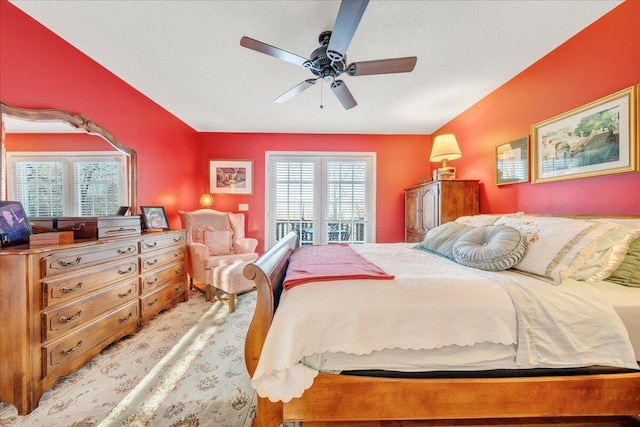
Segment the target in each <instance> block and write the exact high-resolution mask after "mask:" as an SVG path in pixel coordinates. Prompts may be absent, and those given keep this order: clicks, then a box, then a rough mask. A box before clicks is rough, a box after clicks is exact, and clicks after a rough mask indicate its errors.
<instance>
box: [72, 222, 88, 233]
mask: <svg viewBox="0 0 640 427" xmlns="http://www.w3.org/2000/svg"><path fill="white" fill-rule="evenodd" d="M84 227H85V225H84V222H81V223H80V224H78V225H76V224H75V223H73V224H71V229H72V230H73V231H80V230H82V229H84Z"/></svg>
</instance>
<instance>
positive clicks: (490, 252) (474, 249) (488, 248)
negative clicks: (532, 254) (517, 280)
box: [453, 225, 527, 271]
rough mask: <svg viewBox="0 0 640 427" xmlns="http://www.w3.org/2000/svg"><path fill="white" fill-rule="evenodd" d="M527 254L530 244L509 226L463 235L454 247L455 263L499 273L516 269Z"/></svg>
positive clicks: (481, 228) (487, 227)
mask: <svg viewBox="0 0 640 427" xmlns="http://www.w3.org/2000/svg"><path fill="white" fill-rule="evenodd" d="M526 252H527V241H526V240H525V238H524V236H523V235H522V234H520V232H519V231H518V230H516V229H515V228H513V227H508V226H506V225H487V226H484V227H477V228H476V229H474V230H471V231H468V232H467V233H464V234H463V235H462V236H460V238H458V240H456V242H455V243H454V244H453V259H454V260H455V261H456V262H457V263H458V264H462V265H466V266H467V267H474V268H479V269H480V270H487V271H500V270H506V269H508V268H511V267H513V266H514V265H516V264H517V263H519V262H520V260H521V259H522V258H523V257H524V254H525V253H526Z"/></svg>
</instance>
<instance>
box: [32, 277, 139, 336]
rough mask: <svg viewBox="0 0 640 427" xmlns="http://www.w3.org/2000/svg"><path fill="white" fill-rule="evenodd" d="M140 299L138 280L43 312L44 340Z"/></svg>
mask: <svg viewBox="0 0 640 427" xmlns="http://www.w3.org/2000/svg"><path fill="white" fill-rule="evenodd" d="M137 299H138V281H137V280H136V279H132V280H129V281H127V282H125V283H122V284H119V285H116V286H112V287H109V288H107V289H105V290H104V291H101V292H95V293H92V294H91V295H89V296H87V297H85V298H82V299H80V300H77V301H73V302H72V303H70V304H64V305H61V306H58V307H55V308H53V309H51V310H46V311H43V312H42V341H43V342H45V341H48V340H52V339H54V338H58V337H59V336H61V335H62V334H63V333H65V332H67V331H69V330H71V329H74V328H77V327H79V326H82V325H85V324H87V323H89V322H91V321H93V320H94V319H96V318H97V317H99V316H100V315H102V314H103V313H106V312H108V311H109V310H113V309H114V308H116V307H118V306H119V305H122V304H125V303H127V302H129V301H133V300H137Z"/></svg>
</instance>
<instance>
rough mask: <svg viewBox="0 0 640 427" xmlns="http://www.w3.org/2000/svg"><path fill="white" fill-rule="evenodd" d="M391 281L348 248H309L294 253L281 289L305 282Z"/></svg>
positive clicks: (339, 245) (387, 275)
mask: <svg viewBox="0 0 640 427" xmlns="http://www.w3.org/2000/svg"><path fill="white" fill-rule="evenodd" d="M393 278H394V276H392V275H390V274H387V273H385V272H384V271H383V270H382V269H381V268H380V267H378V266H377V265H375V264H373V263H372V262H369V261H367V260H366V259H365V258H364V257H363V256H362V255H360V254H358V253H357V252H356V251H354V250H353V248H352V247H351V246H349V245H346V244H331V245H312V246H302V247H299V248H297V249H296V250H295V251H294V252H293V254H292V255H291V258H290V259H289V267H288V268H287V275H286V278H285V279H284V283H283V284H282V286H283V287H284V289H289V288H292V287H293V286H297V285H301V284H303V283H307V282H317V281H326V280H347V279H393Z"/></svg>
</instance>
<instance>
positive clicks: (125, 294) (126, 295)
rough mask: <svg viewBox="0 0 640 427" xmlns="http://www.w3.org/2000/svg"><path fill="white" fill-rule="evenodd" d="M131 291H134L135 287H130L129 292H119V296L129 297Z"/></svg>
mask: <svg viewBox="0 0 640 427" xmlns="http://www.w3.org/2000/svg"><path fill="white" fill-rule="evenodd" d="M131 292H133V289H131V288H129V290H128V291H127V292H125V293H124V294H118V296H119V297H120V298H124V297H128V296H129V295H131Z"/></svg>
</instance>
